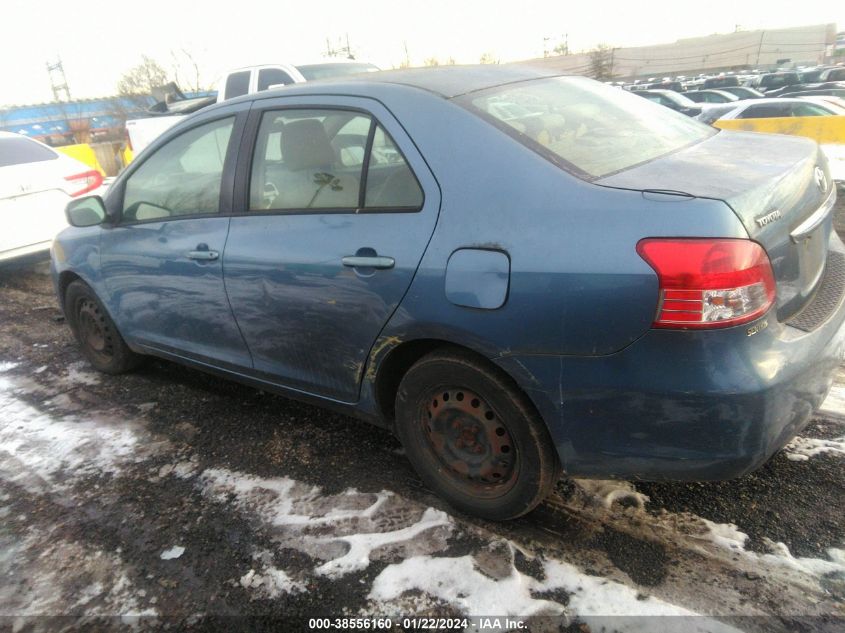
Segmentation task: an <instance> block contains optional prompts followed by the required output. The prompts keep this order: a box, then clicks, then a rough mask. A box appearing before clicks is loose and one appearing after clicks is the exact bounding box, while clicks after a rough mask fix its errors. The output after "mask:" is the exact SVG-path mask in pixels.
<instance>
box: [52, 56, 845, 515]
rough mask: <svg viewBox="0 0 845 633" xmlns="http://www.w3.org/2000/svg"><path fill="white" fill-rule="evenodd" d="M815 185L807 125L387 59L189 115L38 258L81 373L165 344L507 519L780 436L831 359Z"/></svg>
mask: <svg viewBox="0 0 845 633" xmlns="http://www.w3.org/2000/svg"><path fill="white" fill-rule="evenodd" d="M502 103H514V104H530V108H528V114H527V115H526V116H525V117H524V118H523V119H520V118H519V116H518V113H517V112H514V111H513V110H506V114H505V115H503V114H502V110H501V109H499V108H497V107H496V104H502ZM515 114H516V115H517V116H514V115H515ZM761 156H764V157H765V160H764V161H761V160H760V157H761ZM834 200H835V192H834V190H833V188H832V186H831V181H830V174H829V172H828V170H827V165H826V161H825V158H824V156H823V155H822V154H821V153H820V152H819V149H818V146H817V145H816V144H815V143H813V142H811V141H808V140H806V139H802V138H794V137H779V136H771V135H761V134H747V133H732V132H719V131H717V130H715V129H713V128H711V127H708V126H706V125H702V124H700V123H699V122H697V121H695V120H693V119H691V118H689V117H685V116H681V115H679V114H677V113H675V112H671V111H670V110H669V109H667V108H662V107H657V106H656V105H655V104H653V103H649V102H648V101H647V100H646V99H642V98H640V97H638V96H636V95H635V94H629V93H627V92H625V91H622V90H618V89H616V88H612V87H609V86H605V85H603V84H601V83H598V82H595V81H592V80H589V79H586V78H582V77H553V76H548V75H547V74H545V73H544V72H543V71H541V70H536V69H529V68H522V67H497V66H483V67H441V68H433V69H418V70H407V71H397V72H386V73H378V74H374V75H371V76H368V77H363V78H359V79H355V80H344V81H336V82H331V83H323V84H320V85H316V84H301V85H297V86H289V87H287V88H285V89H284V90H280V91H275V92H274V91H271V92H264V93H257V94H253V95H249V96H247V97H242V98H239V99H235V100H233V101H230V102H225V103H222V104H219V105H216V106H213V107H210V108H208V109H206V110H203V111H201V112H199V113H196V114H194V115H192V116H190V117H189V118H187V119H186V120H184V121H183V122H181V123H180V124H179V125H178V126H176V127H174V128H173V129H171V130H168V131H167V132H166V133H165V135H164V136H163V137H162V138H160V139H159V140H157V141H156V143H155V144H154V146H151V147H150V149H149V151H147V152H146V153H145V154H144V155H143V156H142V157H140V158H139V159H138V160H137V161H136V162H135V163H133V164H131V165H130V166H129V167H128V168H127V169H126V170H125V171H124V172H123V173H122V174H121V175H120V176H119V177H118V178H117V179H116V181H115V182H114V184H113V185H112V187H111V188H110V190H109V192H108V194H107V195H106V197H105V200H103V199H101V198H99V197H96V196H93V197H88V198H85V199H83V200H79V201H75V202H73V203H71V204H70V205H68V217H69V219H70V221H71V223H72V224H73V225H74V226H73V227H72V228H68V229H67V230H65V231H63V232H62V233H61V234H60V235H59V236H58V237H57V239H56V241H55V243H54V245H53V249H52V255H53V257H52V272H53V278H54V281H55V287H56V291H57V293H58V297H59V300H60V302H61V305H62V306H63V309H64V312H65V314H66V316H67V321H68V323H69V325H70V327H71V328H72V330H73V332H74V334H75V335H76V338H77V340H78V341H79V344H80V347H81V349H82V352H83V353H84V354H85V355H86V357H87V358H88V359H89V360H90V362H91V363H92V365H94V366H95V367H96V368H98V369H100V370H102V371H105V372H111V373H118V372H123V371H128V370H130V369H132V368H133V367H135V366H137V364H138V362H139V361H140V360H141V358H142V356H143V355H146V354H149V355H154V356H160V357H162V358H167V359H171V360H174V361H177V362H180V363H185V364H188V365H191V366H194V367H197V368H200V369H203V370H206V371H213V372H216V373H218V374H221V375H223V376H227V377H230V378H233V379H236V380H240V381H244V382H247V383H249V384H252V385H256V386H258V387H260V388H262V389H268V390H273V391H277V392H279V393H282V394H287V395H289V396H292V397H295V398H301V399H305V400H308V401H311V402H316V403H319V404H322V405H324V406H328V407H332V408H335V409H337V410H340V411H344V412H347V413H350V414H353V415H356V416H359V417H362V418H365V419H367V420H370V421H373V422H376V423H378V424H382V425H384V426H386V427H388V428H391V429H393V430H395V432H396V433H397V434H398V436H399V438H400V439H401V441H402V444H403V446H404V448H405V452H406V454H407V456H408V458H409V459H410V461H411V462H412V464H413V465H414V467H415V468H416V470H417V471H418V472H419V474H420V476H421V477H422V479H423V480H424V481H425V482H426V483H427V485H429V486H430V487H431V488H432V489H433V490H434V491H436V492H437V493H439V494H440V495H442V496H443V497H444V498H445V499H447V500H448V501H449V502H450V503H451V504H453V505H454V506H456V507H458V508H460V509H462V510H464V511H467V512H471V513H475V514H477V515H480V516H483V517H487V518H491V519H506V518H511V517H515V516H519V515H521V514H523V513H525V512H527V511H529V510H530V509H531V508H533V507H534V506H535V505H536V504H537V503H539V502H540V500H542V499H543V498H544V496H546V494H547V493H548V492H549V491H550V490H551V488H552V486H553V485H554V483H555V480H556V479H557V477H558V475H559V473H560V472H561V471H565V472H566V473H568V474H570V475H573V476H584V477H608V476H613V477H632V478H633V477H635V478H642V479H721V478H727V477H735V476H739V475H742V474H744V473H746V472H748V471H750V470H752V469H754V468H756V467H758V466H759V465H760V464H762V463H763V462H765V461H766V460H767V459H768V458H769V457H770V456H771V455H772V454H773V453H774V452H775V451H777V450H779V449H780V448H781V447H782V446H783V445H784V444H785V443H786V442H788V441H789V440H790V439H791V438H792V437H793V436H794V435H795V434H796V433H797V432H798V431H800V429H801V428H802V426H803V425H804V424H805V423H806V422H807V420H808V419H809V416H810V415H811V413H812V411H813V410H814V409H815V408H816V407H818V406H819V405H820V403H821V402H822V400H823V399H824V398H825V396H826V393H827V391H828V389H829V387H830V384H831V379H832V376H833V374H834V372H835V371H836V370H837V367H838V366H839V363H840V361H841V358H842V353H843V349H845V329H843V321H845V302H843V295H844V294H845V247H843V245H842V243H841V242H840V241H839V239H838V237H837V236H836V234H835V233H834V232H832V230H831V222H832V217H831V208H832V206H833V204H834ZM221 414H222V413H221Z"/></svg>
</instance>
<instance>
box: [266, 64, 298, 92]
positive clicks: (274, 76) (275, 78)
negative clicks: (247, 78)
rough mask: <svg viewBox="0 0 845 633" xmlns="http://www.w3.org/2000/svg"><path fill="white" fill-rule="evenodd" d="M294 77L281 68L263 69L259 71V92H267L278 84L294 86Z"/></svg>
mask: <svg viewBox="0 0 845 633" xmlns="http://www.w3.org/2000/svg"><path fill="white" fill-rule="evenodd" d="M292 83H293V77H291V76H290V75H288V74H287V73H286V72H285V71H284V70H282V69H281V68H262V69H261V70H259V71H258V91H259V92H260V91H262V90H267V89H268V88H269V87H270V86H275V85H278V84H284V85H288V84H292Z"/></svg>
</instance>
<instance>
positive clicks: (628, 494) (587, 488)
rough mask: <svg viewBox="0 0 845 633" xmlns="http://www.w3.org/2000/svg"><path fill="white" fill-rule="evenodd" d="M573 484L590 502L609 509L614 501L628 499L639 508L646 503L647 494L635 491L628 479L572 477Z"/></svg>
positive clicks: (643, 507)
mask: <svg viewBox="0 0 845 633" xmlns="http://www.w3.org/2000/svg"><path fill="white" fill-rule="evenodd" d="M573 481H574V482H575V484H576V485H577V486H578V487H579V488H580V489H581V490H582V491H583V493H584V494H585V495H586V498H587V499H589V500H590V501H591V502H593V503H596V504H598V505H601V506H602V507H604V508H605V509H610V508H611V507H612V506H613V504H614V502H617V503H618V502H622V501H625V500H630V501H632V502H633V503H634V504H636V506H637V507H638V508H640V509H641V510H644V509H645V504H646V503H648V496H647V495H644V494H643V493H641V492H637V491H636V490H635V489H634V486H633V485H632V484H631V483H630V482H628V481H616V480H612V479H574V480H573Z"/></svg>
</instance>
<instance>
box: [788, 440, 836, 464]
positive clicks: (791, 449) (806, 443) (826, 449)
mask: <svg viewBox="0 0 845 633" xmlns="http://www.w3.org/2000/svg"><path fill="white" fill-rule="evenodd" d="M784 451H785V452H786V457H787V459H791V460H792V461H795V462H804V461H807V460H808V459H810V458H811V457H813V456H815V455H822V454H824V453H834V454H838V455H845V436H842V437H838V438H836V439H833V440H820V439H817V438H813V437H796V438H795V439H793V440H792V441H791V442H790V443H789V444H787V445H786V446H785V447H784Z"/></svg>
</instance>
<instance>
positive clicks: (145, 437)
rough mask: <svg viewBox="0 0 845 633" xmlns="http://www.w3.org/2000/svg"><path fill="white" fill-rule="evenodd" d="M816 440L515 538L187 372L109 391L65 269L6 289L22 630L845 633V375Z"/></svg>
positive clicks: (14, 578)
mask: <svg viewBox="0 0 845 633" xmlns="http://www.w3.org/2000/svg"><path fill="white" fill-rule="evenodd" d="M840 215H842V214H841V213H840ZM801 437H802V438H803V439H801V440H798V441H796V442H795V443H793V444H791V445H790V446H789V447H787V449H786V450H784V451H782V452H781V453H779V454H778V455H776V456H775V457H774V458H773V459H772V460H771V462H770V463H769V464H767V465H766V466H765V467H763V468H762V469H761V470H759V471H758V472H756V473H754V474H752V475H749V476H746V477H744V478H742V479H739V480H736V481H730V482H721V483H700V484H699V483H694V484H668V483H660V484H655V483H650V484H636V485H632V484H628V483H625V482H616V483H614V482H609V481H598V482H587V481H572V480H563V481H561V482H560V484H559V485H558V488H557V491H556V493H555V495H553V496H552V497H551V498H550V499H549V500H548V501H547V502H545V503H544V504H543V505H542V506H541V507H540V508H539V509H538V510H537V511H535V512H534V513H532V514H531V515H529V516H527V517H525V518H523V519H520V520H518V521H514V522H511V523H508V524H493V523H489V522H485V521H481V520H477V519H473V518H471V517H467V516H464V515H461V514H458V513H455V512H454V511H453V510H451V509H450V508H449V507H448V506H446V505H445V504H444V503H442V502H441V501H440V500H439V499H437V498H436V497H434V496H433V495H432V494H431V493H430V492H428V491H427V490H426V489H425V488H424V487H423V485H422V484H421V482H420V481H419V479H418V478H417V477H416V475H415V474H414V472H413V471H412V470H411V468H410V466H409V464H408V462H407V460H406V459H405V457H404V456H403V454H402V451H401V447H400V445H399V443H398V442H397V441H396V439H394V438H393V437H392V436H391V435H390V434H389V433H388V432H386V431H383V430H380V429H378V428H374V427H370V426H368V425H366V424H363V423H360V422H358V421H356V420H353V419H350V418H346V417H343V416H340V415H336V414H333V413H330V412H326V411H324V410H321V409H318V408H315V407H312V406H308V405H304V404H299V403H296V402H293V401H290V400H287V399H285V398H282V397H279V396H275V395H270V394H267V393H264V392H261V391H257V390H255V389H252V388H248V387H244V386H241V385H238V384H235V383H232V382H227V381H225V380H222V379H219V378H216V377H213V376H210V375H206V374H203V373H200V372H198V371H194V370H191V369H186V368H184V367H180V366H178V365H175V364H172V363H169V362H165V361H158V360H153V359H151V360H150V361H149V362H147V363H146V364H145V365H144V366H143V367H142V368H141V369H140V370H138V371H137V372H135V373H133V374H130V375H125V376H119V377H113V376H105V375H101V374H98V373H96V372H94V371H93V370H92V369H90V368H89V366H88V365H87V364H86V363H85V361H84V360H83V358H82V356H81V355H80V354H79V352H78V351H77V348H76V345H75V343H74V341H73V340H72V336H71V334H70V332H69V329H68V327H67V325H66V324H65V323H64V322H63V320H62V318H61V315H60V312H59V311H58V309H57V307H56V303H55V300H54V297H53V294H52V288H51V285H50V281H49V278H48V276H47V275H46V270H45V267H44V266H43V265H36V266H31V267H28V268H25V269H18V270H6V271H0V631H3V630H21V631H27V630H42V629H45V630H63V629H67V630H92V629H95V628H97V627H102V628H108V629H111V628H123V627H128V628H130V629H134V630H147V629H173V630H189V629H191V630H192V629H202V628H205V629H215V630H244V629H256V630H259V629H261V630H282V631H287V630H290V631H294V630H308V628H309V618H312V617H317V616H320V617H326V618H332V619H333V618H342V617H369V616H382V617H390V618H392V621H391V624H393V625H394V626H395V625H396V624H397V623H399V624H401V616H403V615H417V616H420V615H436V616H444V617H446V616H455V617H462V616H466V615H471V616H500V617H503V616H512V618H516V619H519V621H520V622H522V623H523V624H525V625H526V626H528V627H529V628H530V630H554V631H558V630H572V631H599V630H644V631H653V630H702V631H705V630H706V631H731V630H743V631H780V630H782V631H791V630H829V631H841V630H843V627H845V619H843V618H845V521H844V520H843V517H845V510H843V507H845V467H843V466H845V462H843V458H845V372H843V373H842V374H841V375H840V377H839V379H838V382H837V385H836V386H835V387H834V390H833V392H832V394H831V396H830V397H829V398H828V400H827V402H826V403H825V405H824V407H823V410H822V411H821V412H819V413H818V414H817V415H816V416H815V417H814V419H813V421H812V423H811V424H810V425H809V426H808V427H807V428H806V429H805V430H804V431H803V432H802V434H801ZM658 615H659V616H664V617H661V618H659V619H655V617H654V616H658ZM44 616H74V617H69V618H68V617H65V618H56V617H52V618H46V617H44ZM91 616H102V619H100V620H90V619H88V620H86V619H85V617H91ZM115 616H120V617H115ZM529 616H530V617H529ZM609 616H616V617H609ZM520 618H521V619H520ZM459 623H460V625H461V626H460V628H467V627H468V628H469V629H470V630H472V629H473V628H474V629H475V630H505V629H506V628H508V626H507V625H506V624H505V623H504V620H502V621H501V622H499V627H498V629H497V628H495V627H494V628H486V627H485V626H484V624H485V623H484V622H481V621H479V620H475V621H472V622H469V623H464V622H459ZM338 624H343V622H339V623H338ZM406 624H412V623H406ZM464 625H467V627H465V626H464ZM406 628H408V627H406ZM409 630H410V629H409Z"/></svg>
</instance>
